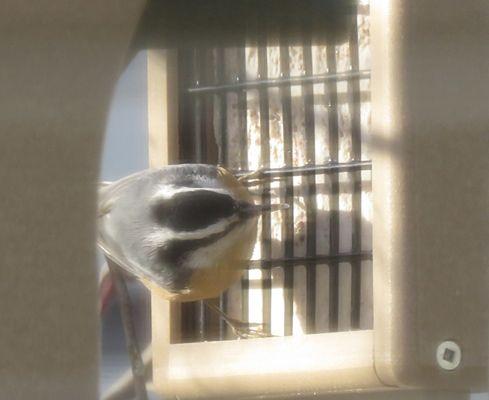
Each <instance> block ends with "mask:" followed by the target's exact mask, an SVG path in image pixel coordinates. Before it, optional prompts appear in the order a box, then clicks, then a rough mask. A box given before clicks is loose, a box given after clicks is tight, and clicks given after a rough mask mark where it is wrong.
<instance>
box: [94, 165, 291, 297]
mask: <svg viewBox="0 0 489 400" xmlns="http://www.w3.org/2000/svg"><path fill="white" fill-rule="evenodd" d="M248 177H249V178H251V177H253V179H254V177H256V173H255V174H251V175H249V176H245V177H244V178H241V179H238V178H236V177H235V176H234V175H233V174H232V173H231V172H230V171H228V170H227V169H225V168H223V167H221V166H214V165H207V164H177V165H169V166H165V167H161V168H157V169H148V170H144V171H142V172H138V173H135V174H133V175H130V176H128V177H125V178H122V179H120V180H118V181H116V182H113V183H110V184H103V185H101V187H100V190H99V205H98V245H99V247H100V248H101V249H102V251H103V252H104V254H105V256H106V257H107V258H109V259H110V260H111V261H112V262H113V263H115V264H116V265H118V266H119V267H121V268H122V269H123V270H125V271H126V272H128V273H129V274H131V275H133V276H135V277H136V278H137V279H139V280H140V281H141V282H142V283H143V284H144V285H145V286H146V287H148V288H149V289H150V290H151V291H152V292H153V293H155V294H157V295H160V296H162V297H163V298H165V299H167V300H170V301H178V302H187V301H195V300H204V299H209V298H215V297H217V296H218V295H219V294H221V293H222V292H223V291H224V290H226V289H227V288H229V287H230V286H231V285H232V284H233V283H234V282H236V281H237V280H239V279H240V278H241V276H242V274H243V271H244V269H245V267H246V261H247V260H249V258H250V257H251V254H252V251H253V247H254V243H255V239H256V232H257V219H258V217H259V216H260V215H261V214H262V213H263V212H270V211H275V210H278V209H281V208H284V207H285V205H277V204H273V205H270V204H268V205H262V204H255V202H254V201H253V196H252V194H251V193H250V192H249V190H248V189H247V187H246V186H245V185H244V184H243V180H244V179H247V178H248Z"/></svg>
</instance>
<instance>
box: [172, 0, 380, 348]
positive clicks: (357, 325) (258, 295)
mask: <svg viewBox="0 0 489 400" xmlns="http://www.w3.org/2000/svg"><path fill="white" fill-rule="evenodd" d="M357 9H358V10H357V11H358V12H357V14H353V15H351V26H350V30H349V36H348V41H347V42H345V43H341V44H332V43H328V38H325V37H314V34H313V33H312V34H311V33H310V30H304V33H302V34H301V33H299V37H300V43H299V44H298V43H297V42H294V43H289V42H288V40H289V38H290V35H282V31H281V29H282V28H280V27H279V29H278V30H277V34H276V37H273V38H270V37H269V36H265V35H260V34H255V35H254V34H253V33H251V34H250V35H248V36H247V37H246V39H244V40H243V44H242V46H239V47H232V48H222V47H197V48H196V47H192V48H181V49H179V73H180V75H181V77H180V93H181V96H180V99H181V100H180V159H181V160H182V161H186V162H205V163H218V164H221V165H223V166H226V167H227V168H229V169H231V170H232V171H234V172H235V173H236V174H238V175H239V174H243V173H246V172H249V171H252V170H254V169H257V168H262V169H263V175H264V177H265V179H264V180H263V182H262V183H261V184H260V185H259V186H257V187H253V188H251V189H252V190H254V191H257V192H258V193H259V197H260V200H261V202H262V203H265V204H269V203H278V202H285V203H288V204H289V205H291V207H290V208H289V209H288V210H285V211H281V212H277V213H274V214H268V213H267V214H264V215H263V216H262V217H261V219H260V221H259V238H258V239H259V240H258V242H257V245H256V247H255V252H254V254H253V258H252V260H251V261H250V262H249V267H248V270H247V271H246V272H245V274H244V276H243V279H242V281H241V282H240V283H239V285H236V286H235V287H233V288H231V289H230V290H228V291H227V292H226V293H225V294H223V295H222V296H221V297H220V299H216V300H215V303H216V305H219V306H220V308H221V309H222V310H223V311H224V312H226V313H228V314H230V315H231V316H232V317H234V318H239V319H242V320H243V321H250V320H251V321H252V322H260V323H263V326H264V329H265V331H267V332H268V333H270V334H273V335H292V334H304V333H320V332H334V331H340V330H350V329H368V328H371V326H372V314H373V311H372V288H371V286H372V273H371V268H372V263H371V260H372V252H371V233H370V232H371V204H370V196H371V180H370V178H371V176H370V171H371V162H370V161H369V156H368V148H367V146H366V145H365V142H366V138H367V135H368V131H369V125H370V98H369V95H370V92H369V84H370V81H369V77H370V74H369V31H368V24H369V16H368V14H369V10H368V6H362V5H360V6H358V7H357ZM283 29H286V27H285V28H283ZM251 32H253V31H252V30H251ZM305 32H309V33H305ZM181 307H182V312H181V321H182V322H181V323H182V326H181V339H180V340H181V341H183V342H192V341H202V340H223V339H232V338H233V335H232V334H231V333H230V332H228V330H227V328H226V326H225V324H224V323H223V321H221V320H219V318H218V317H216V316H214V315H213V314H212V313H210V312H209V311H208V310H207V309H206V308H205V307H204V305H203V303H202V302H197V303H188V304H182V306H181Z"/></svg>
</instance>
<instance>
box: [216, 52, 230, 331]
mask: <svg viewBox="0 0 489 400" xmlns="http://www.w3.org/2000/svg"><path fill="white" fill-rule="evenodd" d="M224 68H225V57H224V49H223V48H222V47H218V48H217V49H216V81H217V83H218V84H223V83H225V82H224V81H225V74H224ZM217 103H218V113H219V122H218V124H219V125H218V129H217V132H218V134H219V139H217V138H216V140H218V141H219V143H218V146H219V151H218V162H219V164H220V165H227V147H228V142H227V93H226V92H223V93H218V94H217ZM221 319H222V318H221ZM225 325H226V324H224V326H225Z"/></svg>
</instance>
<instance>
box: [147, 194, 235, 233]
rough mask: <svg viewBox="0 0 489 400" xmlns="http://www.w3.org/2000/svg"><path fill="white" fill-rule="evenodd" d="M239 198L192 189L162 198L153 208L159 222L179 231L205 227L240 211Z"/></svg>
mask: <svg viewBox="0 0 489 400" xmlns="http://www.w3.org/2000/svg"><path fill="white" fill-rule="evenodd" d="M236 208H237V206H236V202H235V200H234V199H233V198H232V197H231V196H229V195H226V194H223V193H217V192H214V191H212V190H191V191H185V192H180V193H176V194H174V195H173V196H172V197H171V198H169V199H162V200H161V201H159V202H158V203H157V204H155V205H154V207H153V214H154V216H155V218H156V219H157V221H158V222H159V223H160V224H161V225H163V226H167V227H169V228H171V229H173V230H175V231H193V230H197V229H205V228H206V227H208V226H210V225H213V224H215V223H216V222H218V221H219V220H221V219H223V218H227V217H230V216H231V215H232V214H233V213H235V212H236Z"/></svg>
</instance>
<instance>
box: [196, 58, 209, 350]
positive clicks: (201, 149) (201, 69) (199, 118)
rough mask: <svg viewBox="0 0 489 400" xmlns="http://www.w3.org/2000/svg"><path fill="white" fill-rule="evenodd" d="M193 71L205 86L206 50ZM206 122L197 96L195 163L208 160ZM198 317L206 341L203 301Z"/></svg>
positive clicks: (197, 308) (198, 304)
mask: <svg viewBox="0 0 489 400" xmlns="http://www.w3.org/2000/svg"><path fill="white" fill-rule="evenodd" d="M193 70H194V81H195V82H196V84H198V85H200V84H203V83H204V82H203V80H204V79H205V50H204V49H202V48H195V49H194V50H193ZM205 128H206V121H205V113H204V99H203V96H200V95H197V96H195V98H194V143H195V147H194V160H195V162H198V163H202V162H205V161H206V160H205V158H206V142H207V140H206V137H205V134H206V129H205ZM195 306H196V317H197V326H198V332H197V333H198V338H199V340H200V341H204V340H206V325H207V324H206V311H207V310H206V307H205V304H204V302H203V301H199V302H197V303H196V305H195Z"/></svg>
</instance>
